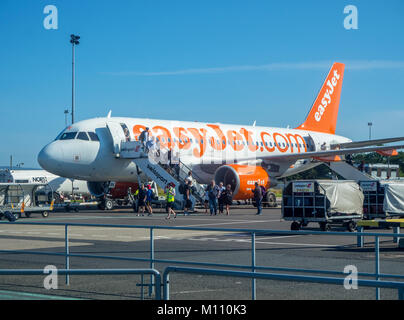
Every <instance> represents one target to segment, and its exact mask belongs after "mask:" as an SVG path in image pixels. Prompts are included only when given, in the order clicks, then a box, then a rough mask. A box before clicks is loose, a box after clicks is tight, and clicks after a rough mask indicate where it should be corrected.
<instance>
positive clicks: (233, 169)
mask: <svg viewBox="0 0 404 320" xmlns="http://www.w3.org/2000/svg"><path fill="white" fill-rule="evenodd" d="M215 182H216V184H219V183H220V182H223V185H224V186H227V185H228V184H230V185H231V189H232V191H233V200H247V199H251V198H252V197H253V193H252V190H254V188H255V183H256V182H258V184H259V185H260V186H264V187H265V188H266V189H268V188H269V187H274V186H276V185H277V182H276V180H272V181H271V179H270V177H269V176H268V173H267V172H266V170H265V169H264V168H263V167H261V166H247V165H238V164H230V165H224V166H221V167H219V168H218V169H217V170H216V172H215Z"/></svg>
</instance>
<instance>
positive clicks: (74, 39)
mask: <svg viewBox="0 0 404 320" xmlns="http://www.w3.org/2000/svg"><path fill="white" fill-rule="evenodd" d="M79 39H80V36H77V35H74V34H71V35H70V43H71V44H72V124H73V123H74V46H76V45H78V44H79V43H80V42H79Z"/></svg>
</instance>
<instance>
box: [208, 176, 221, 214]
mask: <svg viewBox="0 0 404 320" xmlns="http://www.w3.org/2000/svg"><path fill="white" fill-rule="evenodd" d="M207 191H208V198H209V209H210V215H213V214H215V215H217V195H218V193H219V187H218V186H217V185H216V184H215V180H212V181H211V183H210V184H209V186H208V189H207Z"/></svg>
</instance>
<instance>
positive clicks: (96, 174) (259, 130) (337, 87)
mask: <svg viewBox="0 0 404 320" xmlns="http://www.w3.org/2000/svg"><path fill="white" fill-rule="evenodd" d="M344 69H345V65H344V64H342V63H338V62H335V63H334V64H333V65H332V67H331V69H330V71H329V73H328V75H327V77H326V79H325V81H324V83H323V85H322V87H321V89H320V91H319V94H318V96H317V98H316V99H315V101H314V103H313V105H312V107H311V109H310V111H309V113H308V115H307V117H306V119H305V120H304V122H303V123H302V124H300V125H299V126H298V127H296V128H294V129H290V128H287V129H284V128H274V127H262V126H256V125H255V123H254V124H253V126H248V125H234V124H222V123H201V122H189V121H172V120H157V119H140V118H123V117H111V113H109V114H108V116H107V117H103V118H93V119H89V120H83V121H79V122H76V123H74V124H72V125H70V126H68V127H67V128H66V129H64V130H63V131H62V132H61V133H60V134H59V135H58V136H57V137H56V139H55V140H54V141H52V142H50V143H49V144H48V145H46V146H45V147H44V148H43V149H42V150H41V151H40V153H39V155H38V162H39V164H40V165H41V167H42V168H44V169H46V170H48V171H49V172H52V173H54V174H57V175H60V176H63V177H69V178H73V179H81V180H86V181H88V188H89V190H90V192H91V193H92V194H93V195H96V196H101V195H102V194H103V190H104V186H105V184H106V183H107V182H109V181H138V174H139V171H140V170H139V168H138V167H137V165H136V163H135V161H133V159H129V158H123V157H120V156H119V146H118V144H119V142H120V141H121V140H125V139H126V141H139V137H140V135H141V133H142V132H143V131H144V130H145V129H146V128H149V132H150V136H153V137H154V139H155V142H156V143H157V146H158V149H160V150H166V151H167V150H168V151H171V152H174V153H175V154H177V156H178V157H179V158H180V160H181V162H182V163H183V164H185V165H186V166H187V167H188V168H190V169H191V170H192V173H193V175H195V177H197V178H196V180H197V182H198V183H200V184H207V183H209V182H210V181H211V180H215V181H216V183H219V182H224V184H225V185H226V184H228V183H229V184H231V186H232V190H233V195H234V197H233V199H234V200H245V199H250V198H251V197H252V193H251V190H252V188H253V187H254V183H255V182H259V184H260V185H263V186H265V187H266V188H267V189H268V188H269V187H271V186H275V185H276V184H277V182H278V181H279V180H280V179H282V178H285V177H288V176H291V175H294V174H296V173H299V172H302V171H305V170H308V169H311V168H313V167H315V166H317V165H320V164H321V163H323V162H332V161H340V160H341V156H344V155H348V154H355V153H365V152H373V151H376V152H379V153H381V154H384V155H394V154H396V152H397V151H396V149H402V148H403V147H404V145H396V146H391V145H390V146H384V145H381V144H384V143H391V142H396V141H401V140H404V137H400V138H387V139H377V140H369V141H358V142H353V141H352V140H351V139H349V138H347V137H343V136H339V135H337V134H335V131H336V124H337V116H338V109H339V102H340V95H341V88H342V82H343V77H344ZM117 146H118V147H117ZM117 149H118V150H117Z"/></svg>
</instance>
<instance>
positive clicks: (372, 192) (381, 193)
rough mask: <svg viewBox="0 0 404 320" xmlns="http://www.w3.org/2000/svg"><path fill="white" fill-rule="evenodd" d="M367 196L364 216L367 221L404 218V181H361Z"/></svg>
mask: <svg viewBox="0 0 404 320" xmlns="http://www.w3.org/2000/svg"><path fill="white" fill-rule="evenodd" d="M359 185H360V187H361V188H362V191H363V194H364V196H365V198H364V201H363V216H364V219H366V220H371V219H387V218H391V217H404V181H399V180H397V181H394V180H391V181H389V180H370V181H360V182H359Z"/></svg>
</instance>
